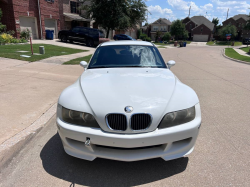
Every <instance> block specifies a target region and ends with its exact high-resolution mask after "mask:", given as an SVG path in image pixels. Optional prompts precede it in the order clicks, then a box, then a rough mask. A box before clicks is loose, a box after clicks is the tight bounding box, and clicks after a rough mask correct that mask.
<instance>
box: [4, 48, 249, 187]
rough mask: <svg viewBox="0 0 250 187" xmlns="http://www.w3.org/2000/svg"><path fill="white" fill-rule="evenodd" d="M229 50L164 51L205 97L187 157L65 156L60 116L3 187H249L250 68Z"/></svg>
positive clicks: (11, 168) (7, 171) (14, 165)
mask: <svg viewBox="0 0 250 187" xmlns="http://www.w3.org/2000/svg"><path fill="white" fill-rule="evenodd" d="M222 49H223V47H215V46H213V47H210V46H194V45H193V46H191V45H188V46H187V47H186V48H173V49H170V48H169V49H160V52H161V53H162V55H163V57H164V59H165V61H168V60H175V61H176V65H175V66H174V67H172V68H171V70H172V71H173V72H174V73H175V75H176V76H177V77H178V78H179V79H180V80H181V81H182V82H184V83H185V84H187V85H189V86H190V87H192V88H193V89H194V90H195V91H196V93H197V94H198V97H199V99H200V105H201V109H202V126H201V130H200V134H199V137H198V139H197V142H196V147H195V149H194V151H193V153H191V154H190V155H189V156H188V157H184V158H180V159H176V160H172V161H167V162H166V161H163V160H162V159H161V158H158V159H151V160H144V161H138V162H129V163H127V162H119V161H112V160H105V159H99V158H98V159H96V160H94V161H92V162H90V161H85V160H81V159H77V158H74V157H71V156H68V155H67V154H66V153H65V152H64V150H63V147H62V144H61V140H60V138H59V135H58V134H57V132H56V124H55V116H54V117H52V118H51V119H50V121H49V122H48V123H47V125H46V127H45V128H44V129H43V130H41V131H40V132H39V133H38V134H37V135H36V136H35V137H34V138H33V139H31V141H30V142H29V143H28V144H27V145H26V146H25V147H24V148H23V149H22V150H21V152H20V153H19V154H18V155H17V156H16V157H15V158H13V160H12V162H11V163H10V164H9V165H8V166H7V167H6V168H2V169H1V170H0V179H1V180H0V186H4V187H8V186H60V187H62V186H71V187H73V186H101V187H104V186H107V187H111V186H119V187H120V186H140V185H142V186H249V184H250V161H249V160H250V159H249V157H250V136H249V134H250V128H249V126H250V120H249V119H250V118H249V116H250V115H249V111H250V99H249V98H250V76H249V75H250V66H249V65H247V64H241V63H238V62H235V61H231V60H229V59H226V58H224V57H223V56H222V54H221V51H222ZM148 86H150V85H148ZM183 94H185V93H183Z"/></svg>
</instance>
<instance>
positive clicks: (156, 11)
mask: <svg viewBox="0 0 250 187" xmlns="http://www.w3.org/2000/svg"><path fill="white" fill-rule="evenodd" d="M148 11H149V12H150V14H149V15H148V22H149V23H152V22H154V21H156V20H157V19H159V18H167V19H170V20H174V19H176V17H175V16H174V15H173V11H172V10H171V9H168V8H161V7H160V6H159V5H155V6H152V5H151V6H149V7H148Z"/></svg>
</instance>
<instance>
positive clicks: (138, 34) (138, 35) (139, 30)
mask: <svg viewBox="0 0 250 187" xmlns="http://www.w3.org/2000/svg"><path fill="white" fill-rule="evenodd" d="M141 34H142V31H141V29H138V30H137V32H136V36H137V39H139V38H140V36H141Z"/></svg>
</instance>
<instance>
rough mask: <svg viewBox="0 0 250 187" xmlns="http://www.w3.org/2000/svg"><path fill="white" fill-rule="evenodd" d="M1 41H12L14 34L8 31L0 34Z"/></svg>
mask: <svg viewBox="0 0 250 187" xmlns="http://www.w3.org/2000/svg"><path fill="white" fill-rule="evenodd" d="M0 38H2V39H1V43H11V40H12V39H13V36H11V35H10V34H7V33H3V34H1V35H0Z"/></svg>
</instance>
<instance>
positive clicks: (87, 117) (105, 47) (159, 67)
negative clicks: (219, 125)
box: [56, 41, 201, 161]
mask: <svg viewBox="0 0 250 187" xmlns="http://www.w3.org/2000/svg"><path fill="white" fill-rule="evenodd" d="M80 65H81V66H82V67H83V68H84V72H83V74H82V75H81V76H80V77H79V79H78V80H77V81H76V82H75V83H74V84H73V85H71V86H69V87H68V88H66V89H65V90H64V91H63V92H62V93H61V95H60V97H59V100H58V106H57V118H56V123H57V128H58V133H59V135H60V137H61V140H62V143H63V147H64V150H65V151H66V153H67V154H69V155H71V156H74V157H77V158H82V159H85V160H89V161H92V160H94V159H95V158H106V159H112V160H120V161H137V160H145V159H151V158H163V159H164V160H172V159H176V158H180V157H183V156H186V155H188V154H190V153H191V152H192V151H193V149H194V145H195V142H196V139H197V136H198V134H199V130H200V125H201V109H200V103H199V99H198V97H197V95H196V93H195V91H194V90H193V89H192V88H190V87H188V86H187V85H185V84H183V83H182V82H181V81H179V79H178V78H177V77H176V76H175V75H174V74H173V73H172V72H171V71H170V68H171V67H172V66H173V65H175V62H174V61H172V60H170V61H168V62H166V63H165V62H164V59H163V58H162V56H161V54H160V52H159V50H158V49H157V47H155V45H154V44H152V43H150V42H144V41H112V42H105V43H103V44H100V45H99V46H98V48H97V49H96V51H95V53H94V55H93V56H92V58H91V60H90V62H89V63H87V62H85V61H82V62H80ZM163 85H164V86H163Z"/></svg>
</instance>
